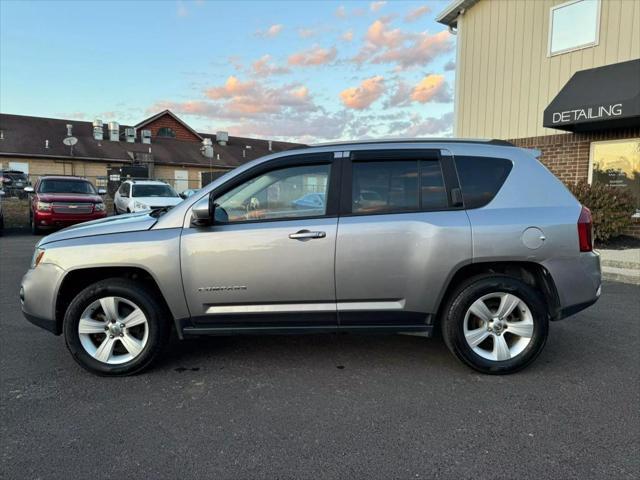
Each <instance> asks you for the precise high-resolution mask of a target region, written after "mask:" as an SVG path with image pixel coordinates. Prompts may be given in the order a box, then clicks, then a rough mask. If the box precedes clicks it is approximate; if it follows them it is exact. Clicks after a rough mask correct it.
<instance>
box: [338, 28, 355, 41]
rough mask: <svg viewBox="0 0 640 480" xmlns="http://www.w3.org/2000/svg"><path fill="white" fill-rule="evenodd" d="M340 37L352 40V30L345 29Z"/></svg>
mask: <svg viewBox="0 0 640 480" xmlns="http://www.w3.org/2000/svg"><path fill="white" fill-rule="evenodd" d="M340 38H342V40H344V41H345V42H351V41H352V40H353V31H351V30H347V31H346V32H344V33H343V34H342V35H341V36H340Z"/></svg>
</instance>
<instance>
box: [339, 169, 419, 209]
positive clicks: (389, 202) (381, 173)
mask: <svg viewBox="0 0 640 480" xmlns="http://www.w3.org/2000/svg"><path fill="white" fill-rule="evenodd" d="M419 202H420V194H419V191H418V161H417V160H414V161H406V162H405V161H399V160H398V161H387V162H355V163H354V164H353V188H352V203H351V211H352V213H356V214H366V213H391V212H402V211H411V210H418V205H419Z"/></svg>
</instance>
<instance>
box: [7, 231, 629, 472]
mask: <svg viewBox="0 0 640 480" xmlns="http://www.w3.org/2000/svg"><path fill="white" fill-rule="evenodd" d="M36 240H37V238H36V237H32V236H30V235H26V234H15V233H14V234H8V235H5V236H4V237H0V452H1V457H0V458H1V464H0V478H6V479H21V478H43V479H49V478H52V479H53V478H60V479H71V478H78V479H80V478H82V479H102V478H105V479H106V478H126V479H133V478H148V479H164V478H167V479H188V478H202V479H227V478H229V479H252V478H268V479H275V478H283V479H284V478H305V479H306V478H309V479H322V478H348V479H359V478H363V479H377V478H380V479H392V478H398V479H410V478H411V479H421V478H422V479H424V478H451V479H465V478H474V479H475V478H488V479H502V478H504V479H513V478H519V479H523V478H532V479H533V478H535V479H543V478H562V479H574V478H575V479H592V478H593V479H601V478H610V479H626V478H628V479H632V478H635V479H637V478H639V477H640V455H639V452H640V408H639V406H640V382H639V380H640V377H639V369H638V368H639V367H640V348H639V347H640V288H639V287H638V286H634V285H625V284H619V283H606V284H605V285H604V289H603V296H602V298H601V299H600V301H599V302H598V303H597V304H596V305H594V306H593V307H591V308H590V309H588V310H586V311H584V312H581V313H579V314H578V315H576V316H574V317H572V318H569V319H566V320H563V321H561V322H557V323H552V325H551V328H550V337H549V341H548V343H547V346H546V348H545V350H544V352H543V353H542V355H541V356H540V357H539V358H538V360H537V361H536V362H535V363H534V364H533V365H532V366H530V367H529V368H528V369H526V370H525V371H523V372H520V373H518V374H515V375H511V376H502V377H492V376H485V375H481V374H478V373H475V372H474V371H472V370H469V369H468V368H467V367H465V366H463V365H462V364H460V363H459V362H458V361H457V360H456V359H455V358H454V357H453V356H452V355H451V354H450V353H449V352H448V350H447V349H446V347H445V346H444V344H443V342H442V341H441V340H440V339H438V338H434V339H424V338H420V337H412V336H402V335H363V336H358V335H308V336H264V337H257V336H256V337H253V336H252V337H249V336H246V337H217V338H204V339H198V340H189V341H185V342H179V341H177V340H174V341H173V342H172V345H171V349H170V353H168V354H167V355H166V356H165V357H164V358H163V359H162V360H161V361H160V362H159V363H158V364H156V365H155V367H154V368H153V369H152V370H150V371H148V372H147V373H144V374H141V375H138V376H135V377H128V378H100V377H96V376H93V375H91V374H89V373H87V372H85V371H84V370H82V369H81V368H80V367H79V366H78V365H76V364H75V362H74V361H73V360H72V358H71V356H70V355H69V354H68V353H67V350H66V347H65V345H64V340H63V339H62V338H61V337H55V336H53V335H52V334H50V333H48V332H46V331H44V330H41V329H39V328H37V327H35V326H33V325H31V324H29V323H28V322H27V321H26V320H25V319H24V318H23V317H22V314H21V313H20V303H19V299H18V288H19V283H20V278H21V276H22V275H23V274H24V272H25V271H26V269H27V268H28V264H29V260H30V258H31V255H32V252H33V247H34V245H35V242H36Z"/></svg>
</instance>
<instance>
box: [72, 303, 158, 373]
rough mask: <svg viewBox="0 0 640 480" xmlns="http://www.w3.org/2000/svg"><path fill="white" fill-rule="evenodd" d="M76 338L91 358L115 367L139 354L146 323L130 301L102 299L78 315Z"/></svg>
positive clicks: (147, 334) (139, 310) (142, 314)
mask: <svg viewBox="0 0 640 480" xmlns="http://www.w3.org/2000/svg"><path fill="white" fill-rule="evenodd" d="M78 336H79V338H80V343H81V344H82V347H83V348H84V349H85V351H86V352H87V353H88V354H89V355H91V356H92V357H93V358H95V359H96V360H98V361H99V362H102V363H106V364H109V365H118V364H122V363H126V362H129V361H131V360H133V359H135V358H136V357H138V355H140V353H142V351H143V350H144V347H145V346H146V344H147V340H148V338H149V323H148V321H147V317H146V316H145V314H144V312H143V311H142V309H141V308H140V307H138V306H137V305H136V304H135V303H133V302H132V301H131V300H128V299H126V298H123V297H103V298H100V299H98V300H96V301H94V302H92V303H91V304H90V305H89V306H88V307H87V308H85V310H84V312H82V315H81V316H80V321H79V322H78Z"/></svg>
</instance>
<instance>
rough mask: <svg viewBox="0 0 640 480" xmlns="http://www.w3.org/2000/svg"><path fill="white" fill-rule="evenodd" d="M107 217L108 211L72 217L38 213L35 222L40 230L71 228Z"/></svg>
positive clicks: (60, 214)
mask: <svg viewBox="0 0 640 480" xmlns="http://www.w3.org/2000/svg"><path fill="white" fill-rule="evenodd" d="M106 216H107V212H106V211H100V212H93V213H90V214H82V215H70V214H62V213H52V212H40V211H38V212H36V213H35V216H34V222H35V224H36V226H37V227H38V228H60V227H69V226H71V225H76V224H78V223H83V222H90V221H91V220H99V219H101V218H105V217H106Z"/></svg>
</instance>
